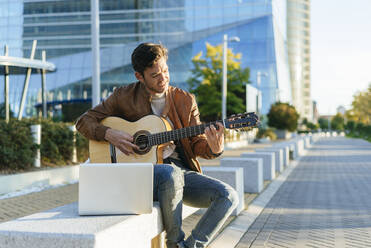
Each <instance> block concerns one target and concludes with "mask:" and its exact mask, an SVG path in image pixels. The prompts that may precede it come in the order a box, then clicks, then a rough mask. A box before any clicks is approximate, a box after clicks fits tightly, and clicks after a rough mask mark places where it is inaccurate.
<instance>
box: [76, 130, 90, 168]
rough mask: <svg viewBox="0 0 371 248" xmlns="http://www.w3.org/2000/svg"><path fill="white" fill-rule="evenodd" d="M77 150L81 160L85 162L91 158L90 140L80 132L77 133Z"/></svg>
mask: <svg viewBox="0 0 371 248" xmlns="http://www.w3.org/2000/svg"><path fill="white" fill-rule="evenodd" d="M76 150H77V160H78V161H79V162H85V161H86V160H87V159H88V158H89V140H88V139H87V138H85V137H84V136H82V135H81V134H80V133H79V132H77V133H76Z"/></svg>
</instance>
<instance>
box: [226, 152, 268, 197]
mask: <svg viewBox="0 0 371 248" xmlns="http://www.w3.org/2000/svg"><path fill="white" fill-rule="evenodd" d="M220 166H222V167H241V168H243V181H244V192H245V193H259V192H261V191H262V190H263V159H261V158H235V157H225V158H222V159H221V160H220Z"/></svg>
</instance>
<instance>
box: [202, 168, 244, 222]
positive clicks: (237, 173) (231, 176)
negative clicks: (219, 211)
mask: <svg viewBox="0 0 371 248" xmlns="http://www.w3.org/2000/svg"><path fill="white" fill-rule="evenodd" d="M202 171H203V173H204V174H205V175H207V176H210V177H213V178H215V179H218V180H220V181H223V182H225V183H226V184H228V185H230V186H231V187H232V188H234V189H235V190H236V192H237V194H238V200H239V203H238V206H237V207H236V209H235V210H233V213H232V215H235V216H237V215H238V214H239V213H241V211H243V210H244V209H245V196H244V184H243V169H242V168H240V167H219V166H218V167H214V166H213V167H211V166H205V167H202Z"/></svg>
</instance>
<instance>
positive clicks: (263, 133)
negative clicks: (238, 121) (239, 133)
mask: <svg viewBox="0 0 371 248" xmlns="http://www.w3.org/2000/svg"><path fill="white" fill-rule="evenodd" d="M256 137H257V138H258V139H261V138H266V137H269V139H270V140H276V139H277V135H276V133H275V132H274V130H273V129H272V128H267V129H264V128H259V131H258V133H257V135H256Z"/></svg>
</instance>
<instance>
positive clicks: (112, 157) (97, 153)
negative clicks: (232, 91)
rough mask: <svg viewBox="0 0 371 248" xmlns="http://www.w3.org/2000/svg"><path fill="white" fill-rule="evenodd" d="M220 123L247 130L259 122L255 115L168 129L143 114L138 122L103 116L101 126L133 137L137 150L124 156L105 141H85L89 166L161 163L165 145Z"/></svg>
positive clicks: (163, 122)
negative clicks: (87, 146)
mask: <svg viewBox="0 0 371 248" xmlns="http://www.w3.org/2000/svg"><path fill="white" fill-rule="evenodd" d="M217 122H220V123H222V124H223V126H224V127H225V128H227V129H249V128H252V127H255V126H257V125H258V123H259V119H258V116H257V115H256V114H255V113H253V112H251V113H244V114H238V115H232V116H230V117H228V118H226V119H224V120H219V121H215V122H210V123H206V124H201V125H197V126H190V127H185V128H180V129H175V130H172V128H171V125H170V123H169V122H168V121H167V120H166V119H164V118H162V117H159V116H156V115H147V116H145V117H143V118H141V119H139V120H138V121H135V122H130V121H126V120H124V119H122V118H119V117H107V118H105V119H104V120H103V121H102V122H101V124H103V125H104V126H108V127H110V128H113V129H117V130H121V131H124V132H126V133H129V134H130V135H132V136H133V139H134V141H133V143H134V144H136V145H137V146H138V147H139V149H138V150H135V151H134V152H135V153H134V154H133V155H130V156H126V155H125V154H124V153H122V152H121V151H120V150H119V149H117V148H116V147H114V146H113V145H111V144H110V143H108V142H104V141H94V140H90V141H89V156H90V162H91V163H133V162H136V163H144V162H146V163H153V164H159V163H162V161H163V158H162V153H163V152H162V151H163V148H164V147H165V146H167V145H169V142H171V141H175V140H180V139H184V138H189V137H193V136H197V135H199V134H203V133H204V132H205V128H206V127H208V126H210V125H214V126H215V127H218V126H217V125H216V123H217Z"/></svg>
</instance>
